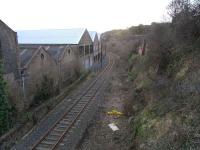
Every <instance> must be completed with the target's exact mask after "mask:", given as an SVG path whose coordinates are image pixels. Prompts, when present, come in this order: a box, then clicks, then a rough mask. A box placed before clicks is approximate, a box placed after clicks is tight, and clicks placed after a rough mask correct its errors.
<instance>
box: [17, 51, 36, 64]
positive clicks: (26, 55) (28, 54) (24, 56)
mask: <svg viewBox="0 0 200 150" xmlns="http://www.w3.org/2000/svg"><path fill="white" fill-rule="evenodd" d="M37 50H38V48H26V49H21V52H20V55H19V56H20V64H21V67H24V66H25V65H26V64H27V63H28V62H29V61H30V60H31V58H32V57H33V55H34V54H35V53H36V51H37Z"/></svg>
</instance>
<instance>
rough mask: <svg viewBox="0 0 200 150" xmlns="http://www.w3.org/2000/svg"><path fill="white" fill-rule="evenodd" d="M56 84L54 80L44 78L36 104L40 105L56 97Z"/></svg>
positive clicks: (35, 100)
mask: <svg viewBox="0 0 200 150" xmlns="http://www.w3.org/2000/svg"><path fill="white" fill-rule="evenodd" d="M54 94H55V90H54V83H53V79H52V78H49V77H48V76H46V75H45V76H44V77H43V80H42V82H41V85H40V86H37V91H36V94H35V97H34V103H35V104H40V103H42V102H44V101H46V100H48V99H49V98H50V97H52V96H54Z"/></svg>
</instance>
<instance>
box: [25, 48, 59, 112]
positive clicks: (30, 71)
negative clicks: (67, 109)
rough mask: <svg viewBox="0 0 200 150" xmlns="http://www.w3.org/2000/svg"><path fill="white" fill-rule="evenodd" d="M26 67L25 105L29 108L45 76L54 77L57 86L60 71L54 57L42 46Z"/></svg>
mask: <svg viewBox="0 0 200 150" xmlns="http://www.w3.org/2000/svg"><path fill="white" fill-rule="evenodd" d="M25 68H26V71H25V72H26V73H25V74H26V75H25V80H24V82H25V89H24V91H23V93H24V97H25V107H26V108H28V107H29V106H30V104H31V103H32V102H33V98H34V96H35V94H36V91H37V88H38V86H40V85H41V82H42V80H43V77H44V76H47V77H48V78H51V79H53V81H54V86H55V88H56V86H57V85H58V71H57V66H56V62H55V61H54V59H52V58H51V56H50V55H49V54H48V53H47V52H46V51H45V50H44V49H42V48H41V49H39V50H38V52H37V54H36V55H35V56H34V57H33V58H32V60H31V62H30V64H28V65H27V66H26V67H25Z"/></svg>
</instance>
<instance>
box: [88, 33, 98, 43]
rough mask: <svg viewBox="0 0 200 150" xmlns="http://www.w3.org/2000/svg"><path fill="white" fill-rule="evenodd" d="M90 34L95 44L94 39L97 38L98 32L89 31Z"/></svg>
mask: <svg viewBox="0 0 200 150" xmlns="http://www.w3.org/2000/svg"><path fill="white" fill-rule="evenodd" d="M89 34H90V37H91V39H92V41H93V42H94V38H95V35H96V34H97V32H96V31H89Z"/></svg>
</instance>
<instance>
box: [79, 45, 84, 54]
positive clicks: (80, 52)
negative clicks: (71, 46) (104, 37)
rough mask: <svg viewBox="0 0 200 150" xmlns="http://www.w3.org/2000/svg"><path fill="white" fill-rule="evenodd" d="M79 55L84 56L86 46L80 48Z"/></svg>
mask: <svg viewBox="0 0 200 150" xmlns="http://www.w3.org/2000/svg"><path fill="white" fill-rule="evenodd" d="M79 55H80V56H82V55H84V46H79Z"/></svg>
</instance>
